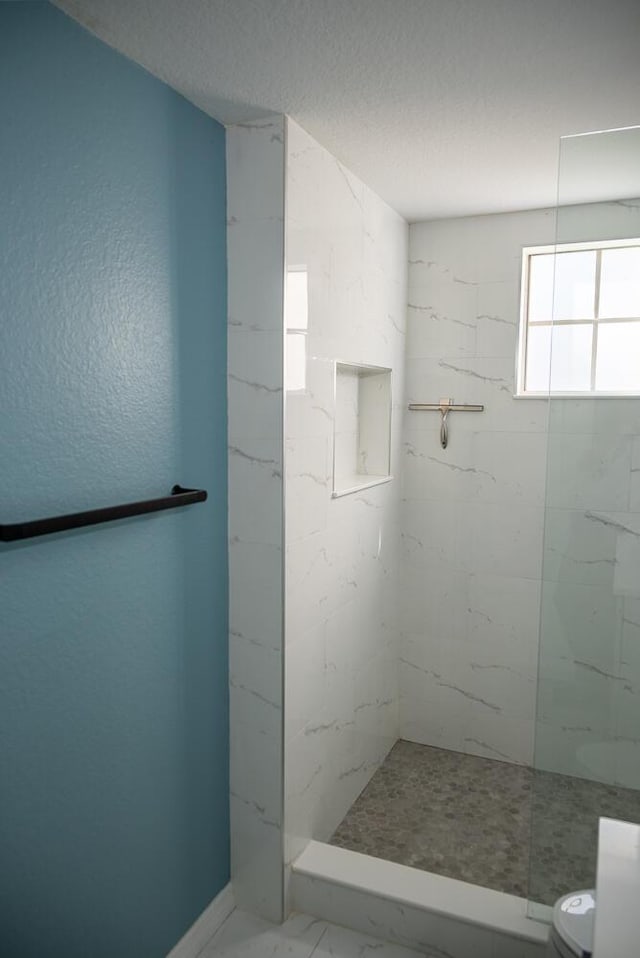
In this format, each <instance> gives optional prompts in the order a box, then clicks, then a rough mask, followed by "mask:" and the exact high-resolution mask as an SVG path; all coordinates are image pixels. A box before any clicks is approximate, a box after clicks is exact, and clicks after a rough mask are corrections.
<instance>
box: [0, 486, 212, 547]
mask: <svg viewBox="0 0 640 958" xmlns="http://www.w3.org/2000/svg"><path fill="white" fill-rule="evenodd" d="M206 498H207V493H206V491H205V490H204V489H183V488H182V486H174V487H173V489H172V490H171V495H170V496H164V497H163V498H161V499H142V500H141V501H140V502H125V503H123V504H122V505H119V506H107V508H105V509H90V510H88V511H87V512H71V513H68V514H67V515H66V516H50V517H49V518H48V519H32V520H31V522H14V523H12V524H9V525H0V542H16V541H17V540H18V539H32V538H33V537H34V536H46V535H48V534H49V533H51V532H65V531H66V530H67V529H79V528H80V527H81V526H94V525H97V524H98V523H99V522H111V521H112V520H113V519H127V518H129V517H130V516H142V515H144V514H145V513H147V512H160V511H161V510H162V509H175V508H177V507H178V506H189V505H191V503H192V502H204V501H205V499H206Z"/></svg>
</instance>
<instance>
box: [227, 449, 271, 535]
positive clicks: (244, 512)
mask: <svg viewBox="0 0 640 958" xmlns="http://www.w3.org/2000/svg"><path fill="white" fill-rule="evenodd" d="M229 510H230V522H229V532H230V536H231V537H232V538H234V537H236V536H237V537H238V538H239V539H241V540H243V541H244V542H256V543H265V544H273V543H279V542H280V541H281V539H282V443H281V442H279V441H278V440H277V439H276V438H274V439H251V438H246V439H245V438H242V439H240V438H238V439H235V440H234V441H232V442H231V443H230V445H229Z"/></svg>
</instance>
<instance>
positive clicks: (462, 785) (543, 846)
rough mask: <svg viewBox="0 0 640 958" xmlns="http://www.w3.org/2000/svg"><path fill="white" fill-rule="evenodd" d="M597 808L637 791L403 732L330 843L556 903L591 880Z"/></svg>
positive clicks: (635, 809)
mask: <svg viewBox="0 0 640 958" xmlns="http://www.w3.org/2000/svg"><path fill="white" fill-rule="evenodd" d="M601 816H605V817H608V818H616V819H622V820H624V821H631V822H640V792H639V791H636V790H634V789H628V788H621V787H618V786H610V785H605V784H602V783H599V782H592V781H587V780H585V779H579V778H573V777H570V776H567V775H559V774H556V773H551V772H540V771H537V770H534V769H531V768H528V767H525V766H521V765H513V764H509V763H506V762H500V761H495V760H494V759H488V758H481V757H478V756H474V755H464V754H462V753H460V752H452V751H448V750H446V749H440V748H433V747H431V746H427V745H419V744H416V743H413V742H407V741H402V740H401V741H399V742H397V743H396V745H395V746H394V747H393V749H392V750H391V752H390V753H389V755H388V756H387V758H386V759H385V761H384V763H383V764H382V765H381V767H380V768H379V769H378V771H377V772H376V774H375V775H374V776H373V778H372V779H371V781H370V782H369V784H368V785H367V786H366V788H365V789H364V791H363V792H362V793H361V794H360V796H359V797H358V798H357V799H356V801H355V802H354V804H353V805H352V807H351V808H350V810H349V811H348V812H347V815H346V816H345V818H344V819H343V821H342V822H341V824H340V825H339V826H338V828H337V829H336V831H335V833H334V835H333V837H332V838H331V839H330V844H331V845H334V846H339V847H341V848H344V849H349V850H351V851H354V852H360V853H362V854H365V855H369V856H373V857H374V858H379V859H384V860H386V861H388V862H395V863H398V864H402V865H408V866H410V867H411V868H414V869H420V870H422V871H425V872H430V873H432V874H434V875H442V876H446V877H448V878H453V879H457V880H458V881H462V882H468V883H470V884H473V885H479V886H482V887H484V888H487V889H493V890H496V891H499V892H504V893H507V894H509V895H513V896H517V897H520V898H527V897H528V898H529V899H531V900H532V901H534V902H537V903H540V904H543V905H552V904H553V903H554V901H555V900H556V899H557V898H558V897H560V895H563V894H566V893H567V892H568V891H571V890H572V889H576V888H585V887H590V886H592V885H593V883H594V881H595V871H596V853H597V834H598V820H599V818H600V817H601Z"/></svg>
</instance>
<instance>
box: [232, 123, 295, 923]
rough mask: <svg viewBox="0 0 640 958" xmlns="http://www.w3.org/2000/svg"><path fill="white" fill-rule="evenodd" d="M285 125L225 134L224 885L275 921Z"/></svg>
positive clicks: (279, 894)
mask: <svg viewBox="0 0 640 958" xmlns="http://www.w3.org/2000/svg"><path fill="white" fill-rule="evenodd" d="M284 150H285V147H284V118H283V117H273V118H267V119H265V120H261V121H260V122H257V123H247V124H243V125H241V126H233V127H230V128H229V129H228V130H227V183H228V187H227V218H228V227H227V249H228V263H229V276H228V283H229V311H228V312H229V320H228V406H229V682H230V712H231V715H230V717H231V722H230V730H231V738H230V766H231V767H230V777H231V788H230V791H231V799H230V800H231V878H232V881H233V889H234V895H235V898H236V901H237V903H238V905H239V906H240V907H242V908H245V909H247V910H248V911H251V912H254V913H257V914H259V915H262V916H263V917H264V918H267V919H269V920H271V921H279V920H281V918H282V909H283V881H282V776H283V754H282V729H283V690H282V663H283V655H284V649H283V634H284V625H283V609H282V599H283V589H284V575H283V547H284V543H283V430H282V422H283V389H282V377H283V330H282V316H283V308H284V307H283V276H284V162H285V157H284Z"/></svg>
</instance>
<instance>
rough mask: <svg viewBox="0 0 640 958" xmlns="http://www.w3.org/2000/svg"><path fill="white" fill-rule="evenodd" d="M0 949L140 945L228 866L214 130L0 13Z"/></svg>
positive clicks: (44, 25)
mask: <svg viewBox="0 0 640 958" xmlns="http://www.w3.org/2000/svg"><path fill="white" fill-rule="evenodd" d="M0 104H1V106H0V129H1V131H2V132H1V135H0V211H1V213H0V521H2V522H14V521H18V520H20V519H29V518H35V517H39V516H43V515H49V514H55V513H65V512H73V511H76V510H78V509H82V508H91V507H94V506H100V505H111V504H115V503H118V502H122V501H128V500H135V499H138V498H146V497H153V496H157V495H165V494H167V493H168V492H169V490H170V487H171V486H172V484H173V483H175V482H179V483H181V484H183V485H185V486H190V485H192V486H203V487H206V488H207V489H208V490H209V500H208V502H207V503H206V504H204V505H195V506H191V507H189V508H188V509H184V510H178V511H175V512H167V513H158V514H156V515H152V516H146V517H141V518H134V519H130V520H126V521H121V522H118V523H111V524H108V525H105V526H102V527H94V528H93V529H85V530H79V531H75V532H71V533H67V534H60V535H56V536H52V537H51V536H50V537H46V538H42V539H34V540H31V541H28V542H24V543H21V544H20V543H16V544H14V545H4V546H0V629H1V634H0V952H1V953H2V955H7V956H11V958H31V956H33V958H36V956H37V958H42V956H44V955H46V956H47V958H58V956H60V958H63V956H64V958H76V956H78V958H80V956H82V958H87V956H91V958H114V956H116V955H117V956H118V958H160V956H163V955H164V954H166V952H167V951H168V950H169V949H170V948H171V946H172V945H173V944H174V943H175V942H176V941H177V939H178V938H179V937H180V935H181V934H182V933H183V932H184V930H185V929H186V928H187V927H188V926H189V925H190V924H191V922H192V921H193V920H194V918H195V917H196V916H197V915H198V914H199V913H200V911H201V910H202V909H203V908H204V907H205V906H206V905H207V903H208V902H209V901H210V900H211V899H212V898H213V897H214V896H215V894H216V893H217V892H218V891H219V890H220V889H221V888H222V887H223V886H224V884H225V883H226V882H227V880H228V875H229V855H228V771H227V770H228V702H227V652H226V647H227V567H226V332H225V322H226V320H225V316H226V266H225V169H224V130H223V129H222V128H221V127H220V126H219V125H218V124H217V123H215V122H214V121H213V120H211V119H210V118H208V117H207V116H205V115H204V114H203V113H201V112H200V111H198V110H197V109H196V108H195V107H193V106H192V105H191V104H189V103H188V102H186V101H185V100H184V99H182V98H181V97H180V96H178V95H177V94H176V93H175V92H173V91H172V90H171V89H169V88H168V87H166V86H165V85H164V84H162V83H160V82H159V81H157V80H155V79H154V78H153V77H151V76H149V75H148V74H146V73H145V72H144V71H142V70H141V69H139V68H138V67H137V66H135V65H134V64H132V63H131V62H129V61H128V60H126V59H125V58H123V57H121V56H120V55H119V54H117V53H115V52H114V51H112V50H111V49H109V48H108V47H107V46H105V45H103V44H102V43H100V42H99V41H97V40H96V39H94V38H93V37H91V36H90V35H89V34H88V33H86V32H85V31H83V30H82V29H81V28H80V27H78V26H77V25H76V24H75V23H74V22H73V21H71V20H70V19H68V18H67V17H66V16H65V15H64V14H62V13H61V12H59V11H58V10H56V9H55V8H53V7H51V6H49V5H48V4H46V3H0Z"/></svg>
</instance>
